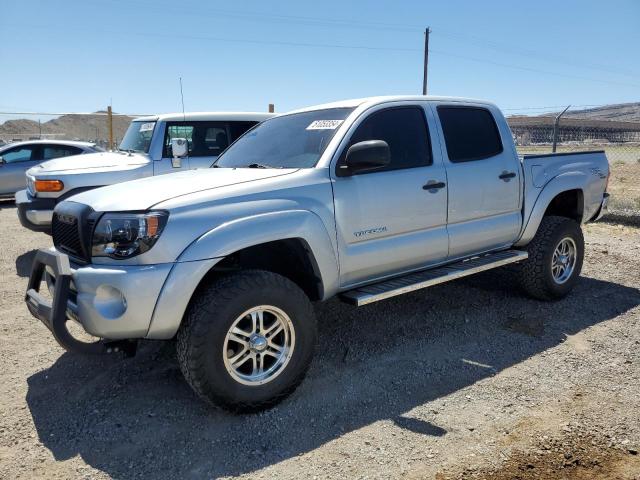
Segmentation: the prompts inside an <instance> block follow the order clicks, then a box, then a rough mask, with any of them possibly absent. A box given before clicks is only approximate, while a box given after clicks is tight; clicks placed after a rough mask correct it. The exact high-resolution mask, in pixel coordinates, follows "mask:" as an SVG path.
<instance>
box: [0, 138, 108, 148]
mask: <svg viewBox="0 0 640 480" xmlns="http://www.w3.org/2000/svg"><path fill="white" fill-rule="evenodd" d="M41 144H46V145H68V146H72V147H80V148H93V147H95V146H96V143H95V142H81V141H77V140H53V139H51V140H49V139H40V140H20V141H19V142H8V143H5V144H2V145H0V148H1V149H4V148H6V147H11V148H13V147H19V146H22V145H41Z"/></svg>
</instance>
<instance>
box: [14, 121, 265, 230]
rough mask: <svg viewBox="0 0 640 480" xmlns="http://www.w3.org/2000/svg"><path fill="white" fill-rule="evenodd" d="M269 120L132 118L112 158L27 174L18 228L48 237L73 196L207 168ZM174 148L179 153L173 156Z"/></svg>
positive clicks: (47, 166) (99, 156)
mask: <svg viewBox="0 0 640 480" xmlns="http://www.w3.org/2000/svg"><path fill="white" fill-rule="evenodd" d="M273 115H274V114H273V113H240V112H205V113H184V114H183V113H171V114H165V115H154V116H149V117H141V118H136V119H134V120H133V121H132V122H131V125H129V128H128V130H127V132H126V133H125V135H124V138H123V139H122V142H121V143H120V146H119V147H118V150H116V151H114V152H102V153H96V154H94V155H88V156H86V157H84V158H83V160H82V162H77V161H75V160H74V159H73V158H59V159H57V160H53V161H50V162H45V163H43V164H42V165H38V166H37V167H34V168H31V169H29V170H28V171H27V173H26V184H27V190H21V191H19V192H18V193H16V206H17V207H18V217H19V218H20V223H22V225H23V226H24V227H26V228H28V229H30V230H34V231H36V232H45V233H48V232H49V231H50V229H51V216H52V214H53V208H54V207H55V206H56V204H58V203H59V202H61V201H62V200H65V199H67V198H69V197H71V196H73V195H76V194H78V193H81V192H84V191H86V190H91V189H94V188H98V187H103V186H106V185H112V184H114V183H120V182H126V181H129V180H135V179H138V178H143V177H152V176H154V175H160V174H163V173H172V172H179V171H181V170H193V169H195V168H208V167H209V166H211V164H212V163H213V162H214V161H215V160H216V158H218V155H220V153H222V151H223V150H224V149H225V148H227V146H228V145H230V144H231V143H232V142H233V141H235V139H236V138H238V137H239V136H240V135H242V134H243V133H244V132H246V131H247V130H249V129H250V128H252V127H253V126H255V125H256V124H258V123H259V122H261V121H263V120H266V119H267V118H270V117H272V116H273ZM175 143H178V144H179V145H180V149H181V151H180V152H177V151H174V149H173V147H174V144H175ZM23 182H24V180H23ZM23 185H24V183H23Z"/></svg>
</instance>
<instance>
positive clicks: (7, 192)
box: [0, 140, 104, 198]
mask: <svg viewBox="0 0 640 480" xmlns="http://www.w3.org/2000/svg"><path fill="white" fill-rule="evenodd" d="M103 151H104V150H103V149H102V148H100V147H98V146H97V145H96V144H95V143H89V142H72V141H67V140H30V141H27V142H14V143H9V144H7V145H2V146H0V198H2V197H13V194H14V193H16V192H17V191H18V190H20V189H22V188H24V174H25V172H26V171H27V170H29V169H30V168H31V167H35V166H36V165H38V164H39V163H42V162H44V161H47V160H53V159H55V158H61V157H69V156H71V155H81V154H84V153H96V152H103ZM77 160H79V159H77V158H76V159H74V160H73V161H76V162H77ZM77 163H78V164H81V163H82V162H77Z"/></svg>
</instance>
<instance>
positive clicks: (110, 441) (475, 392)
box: [0, 202, 640, 480]
mask: <svg viewBox="0 0 640 480" xmlns="http://www.w3.org/2000/svg"><path fill="white" fill-rule="evenodd" d="M585 236H586V241H587V247H586V250H587V253H586V260H585V267H584V270H583V277H582V279H581V281H580V282H579V284H578V285H577V287H576V289H575V291H574V292H573V293H572V295H570V296H569V297H568V298H566V299H564V300H562V301H559V302H555V303H542V302H537V301H533V300H529V299H527V298H525V297H523V296H522V295H521V294H520V293H519V292H518V291H517V290H516V289H515V287H514V286H513V278H512V277H511V275H510V273H509V272H508V271H500V272H490V273H487V274H483V275H482V276H478V277H474V278H470V279H467V280H464V281H457V282H453V283H450V284H445V285H442V286H439V287H436V288H432V289H428V290H424V291H420V292H415V293H413V294H410V295H406V296H403V297H399V298H396V299H392V300H387V301H384V302H379V303H377V304H373V305H370V306H367V307H363V308H360V309H356V308H353V307H350V306H347V305H344V304H341V303H338V302H337V301H330V302H327V303H325V304H319V305H317V307H316V313H317V316H318V318H319V323H320V341H319V347H318V351H317V355H316V358H315V360H314V363H313V365H312V368H311V370H310V372H309V375H308V377H307V379H306V380H305V382H304V383H303V384H302V386H301V387H300V388H299V389H298V390H297V391H296V392H295V393H294V394H293V395H292V397H290V398H289V399H288V400H286V401H285V402H284V403H283V404H281V405H279V406H277V407H276V408H274V409H272V410H270V411H267V412H264V413H261V414H257V415H245V416H234V415H230V414H227V413H224V412H221V411H216V410H213V409H211V408H209V407H207V406H205V405H204V404H203V403H201V402H200V401H199V400H198V399H197V398H196V396H195V395H194V394H193V393H192V392H191V390H190V389H189V387H188V386H187V385H186V383H185V382H184V381H183V379H182V377H181V374H180V372H179V369H178V366H177V364H176V361H175V359H174V350H173V346H172V344H171V343H160V342H147V343H145V344H143V345H142V346H141V348H140V349H139V352H138V355H137V356H136V357H134V358H132V359H125V358H122V357H120V356H118V355H112V356H104V357H97V358H96V357H93V358H87V357H81V356H77V355H72V354H68V353H65V352H64V351H63V350H61V349H60V348H59V347H58V346H57V345H56V344H55V342H54V340H53V339H52V338H51V336H50V335H49V334H48V331H47V330H46V328H45V327H44V326H43V325H41V324H39V323H38V322H37V321H36V320H34V319H33V318H31V317H30V316H29V314H28V312H27V309H26V307H25V306H24V303H23V295H24V290H25V286H26V282H27V275H28V273H29V270H30V265H31V260H32V258H33V255H34V249H37V248H40V247H45V246H48V245H49V243H50V239H49V238H48V237H47V236H45V235H42V234H35V233H32V232H28V231H26V230H24V229H22V228H21V227H20V226H19V223H18V221H17V218H16V212H15V207H14V205H13V204H12V203H6V202H5V203H0V244H1V246H2V248H1V249H0V311H1V312H2V315H1V316H0V367H1V368H0V478H7V479H27V478H28V479H32V478H47V479H66V478H116V479H129V478H158V479H159V478H194V479H196V478H197V479H200V478H226V477H233V476H241V477H245V478H278V479H280V478H285V479H289V478H290V479H299V478H332V479H333V478H370V479H373V478H381V479H383V478H384V479H386V478H407V479H427V478H436V479H439V480H448V479H458V478H464V479H488V478H492V479H557V478H566V479H594V478H607V479H640V455H639V454H638V450H639V449H640V395H639V394H640V307H639V305H640V290H639V287H640V229H638V228H636V227H632V226H627V225H618V224H612V223H600V224H595V225H590V226H588V227H587V228H586V229H585Z"/></svg>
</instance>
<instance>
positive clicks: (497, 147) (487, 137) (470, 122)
mask: <svg viewBox="0 0 640 480" xmlns="http://www.w3.org/2000/svg"><path fill="white" fill-rule="evenodd" d="M437 110H438V118H439V119H440V125H441V126H442V132H443V134H444V141H445V145H446V147H447V155H448V157H449V161H451V162H453V163H461V162H472V161H476V160H483V159H485V158H490V157H493V156H495V155H498V154H500V153H502V151H503V146H502V140H501V138H500V132H499V131H498V125H497V124H496V121H495V119H494V118H493V115H492V114H491V112H490V111H489V110H488V109H486V108H482V107H468V106H453V105H451V106H449V105H447V106H443V105H441V106H438V107H437Z"/></svg>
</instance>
